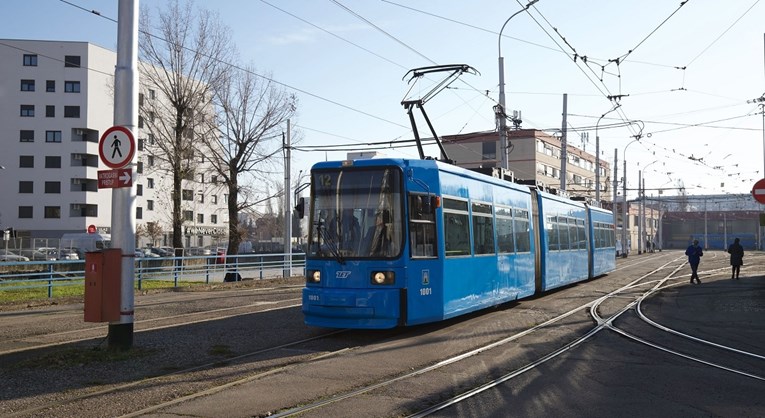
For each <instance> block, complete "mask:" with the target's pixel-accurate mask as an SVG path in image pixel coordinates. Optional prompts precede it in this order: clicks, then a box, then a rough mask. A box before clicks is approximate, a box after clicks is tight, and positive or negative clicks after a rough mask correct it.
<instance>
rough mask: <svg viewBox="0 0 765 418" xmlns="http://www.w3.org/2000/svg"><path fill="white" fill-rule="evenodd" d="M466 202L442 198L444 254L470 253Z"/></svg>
mask: <svg viewBox="0 0 765 418" xmlns="http://www.w3.org/2000/svg"><path fill="white" fill-rule="evenodd" d="M467 207H468V206H467V202H465V201H462V200H456V199H444V201H443V213H444V235H445V237H444V244H445V245H446V256H447V257H451V256H458V255H470V225H469V224H468V222H469V216H468V211H467Z"/></svg>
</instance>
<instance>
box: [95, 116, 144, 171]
mask: <svg viewBox="0 0 765 418" xmlns="http://www.w3.org/2000/svg"><path fill="white" fill-rule="evenodd" d="M134 154H135V139H134V138H133V133H132V132H130V129H128V128H126V127H124V126H112V127H111V128H109V129H107V130H106V132H104V134H103V135H101V141H100V142H99V143H98V155H99V156H101V161H103V162H104V164H106V166H107V167H110V168H122V167H124V166H126V165H128V163H130V161H131V160H132V159H133V155H134Z"/></svg>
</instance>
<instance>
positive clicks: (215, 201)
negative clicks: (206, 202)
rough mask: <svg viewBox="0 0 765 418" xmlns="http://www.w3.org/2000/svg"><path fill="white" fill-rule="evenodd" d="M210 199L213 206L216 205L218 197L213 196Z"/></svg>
mask: <svg viewBox="0 0 765 418" xmlns="http://www.w3.org/2000/svg"><path fill="white" fill-rule="evenodd" d="M210 198H211V199H212V202H213V204H214V205H217V204H218V195H217V194H214V195H212V196H210Z"/></svg>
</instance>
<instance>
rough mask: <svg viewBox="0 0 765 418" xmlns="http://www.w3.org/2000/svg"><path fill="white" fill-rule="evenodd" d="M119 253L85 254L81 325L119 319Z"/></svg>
mask: <svg viewBox="0 0 765 418" xmlns="http://www.w3.org/2000/svg"><path fill="white" fill-rule="evenodd" d="M121 276H122V250H121V249H119V248H108V249H105V250H101V251H94V252H87V253H85V322H111V321H117V320H119V319H120V300H121V293H120V288H121V280H120V278H121Z"/></svg>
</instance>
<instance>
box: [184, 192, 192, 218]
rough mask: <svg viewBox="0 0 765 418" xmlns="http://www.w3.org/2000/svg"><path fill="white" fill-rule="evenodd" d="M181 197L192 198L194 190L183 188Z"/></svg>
mask: <svg viewBox="0 0 765 418" xmlns="http://www.w3.org/2000/svg"><path fill="white" fill-rule="evenodd" d="M181 199H183V200H189V201H191V200H194V192H193V191H192V190H188V189H183V190H182V194H181ZM189 220H190V219H189Z"/></svg>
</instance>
